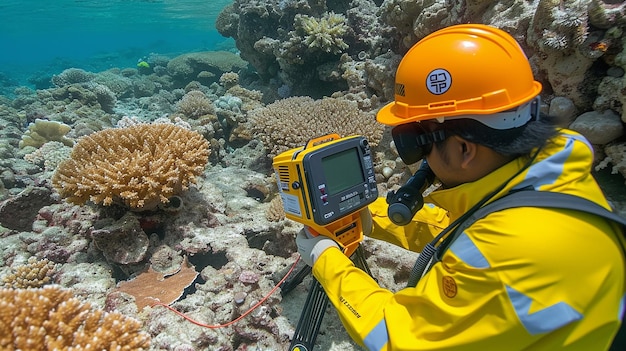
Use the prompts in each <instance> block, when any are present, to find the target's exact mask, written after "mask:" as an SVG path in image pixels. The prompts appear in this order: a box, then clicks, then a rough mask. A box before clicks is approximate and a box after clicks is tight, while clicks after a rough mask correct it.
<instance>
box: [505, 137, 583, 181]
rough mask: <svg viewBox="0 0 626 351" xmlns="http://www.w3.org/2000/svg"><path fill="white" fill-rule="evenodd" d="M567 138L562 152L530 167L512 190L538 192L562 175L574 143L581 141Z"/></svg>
mask: <svg viewBox="0 0 626 351" xmlns="http://www.w3.org/2000/svg"><path fill="white" fill-rule="evenodd" d="M567 137H568V140H567V141H566V142H565V147H564V148H563V149H562V150H560V151H559V152H557V153H555V154H552V155H550V156H549V157H548V158H546V159H544V160H541V161H540V162H537V163H535V164H533V165H531V166H530V167H529V168H528V172H527V173H526V177H525V178H524V180H523V181H521V182H520V183H519V184H517V185H516V186H514V187H513V190H516V189H524V188H526V187H528V186H532V187H533V188H534V189H535V190H539V189H540V188H541V187H542V186H544V185H547V184H554V182H555V181H556V180H557V179H558V178H559V177H560V176H561V174H562V173H563V168H564V165H565V162H566V161H567V159H568V158H569V157H570V155H571V154H572V151H573V150H574V142H575V141H576V140H581V139H580V138H574V136H572V135H567Z"/></svg>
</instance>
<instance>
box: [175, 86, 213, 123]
mask: <svg viewBox="0 0 626 351" xmlns="http://www.w3.org/2000/svg"><path fill="white" fill-rule="evenodd" d="M176 107H177V108H178V112H180V113H182V114H183V115H185V116H187V117H192V118H197V117H200V116H202V115H208V114H212V113H213V112H215V110H214V108H213V103H212V102H211V100H209V98H208V97H207V96H206V95H205V94H204V93H203V92H201V91H199V90H192V91H190V92H188V93H187V94H185V95H184V96H183V97H182V98H181V99H180V101H178V103H177V104H176Z"/></svg>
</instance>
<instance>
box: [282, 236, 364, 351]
mask: <svg viewBox="0 0 626 351" xmlns="http://www.w3.org/2000/svg"><path fill="white" fill-rule="evenodd" d="M351 259H352V260H353V261H354V264H355V265H356V266H357V267H359V268H361V269H362V270H363V271H365V272H366V273H367V274H369V275H370V276H371V275H372V272H371V271H370V269H369V266H368V265H367V262H366V261H365V255H364V253H363V249H362V248H361V246H359V247H357V249H356V251H355V252H354V254H353V255H352V257H351ZM309 273H311V267H309V266H305V267H303V268H302V269H301V270H300V271H299V272H298V274H296V276H295V277H294V278H293V279H292V280H291V281H289V283H287V282H286V283H285V285H287V286H286V287H283V288H282V289H283V290H286V291H290V290H291V289H293V288H294V287H295V286H296V285H298V284H299V283H300V282H301V281H302V280H303V279H304V277H305V276H306V275H307V274H309ZM287 289H288V290H287ZM329 302H330V300H329V299H328V295H326V292H325V291H324V288H322V285H321V284H320V283H319V282H318V281H317V279H315V278H313V280H312V281H311V287H310V289H309V294H308V295H307V298H306V302H305V303H304V309H303V310H302V313H301V314H300V320H299V321H298V325H297V326H296V331H295V333H294V335H293V339H292V340H291V345H290V346H289V350H290V351H312V350H313V346H314V345H315V339H316V338H317V333H318V332H319V330H320V326H321V325H322V320H323V319H324V313H325V312H326V308H327V307H328V304H329Z"/></svg>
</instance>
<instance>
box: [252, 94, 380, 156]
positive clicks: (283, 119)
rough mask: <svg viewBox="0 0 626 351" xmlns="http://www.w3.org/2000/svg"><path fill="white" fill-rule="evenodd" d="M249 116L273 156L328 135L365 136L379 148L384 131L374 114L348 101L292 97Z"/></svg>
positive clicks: (253, 126)
mask: <svg viewBox="0 0 626 351" xmlns="http://www.w3.org/2000/svg"><path fill="white" fill-rule="evenodd" d="M249 115H250V117H249V118H250V121H251V122H252V123H251V124H252V126H251V128H252V130H253V132H254V134H255V135H256V136H257V137H258V138H259V139H260V140H261V141H262V142H263V144H264V146H265V148H266V149H267V150H268V152H269V156H270V157H273V156H276V155H278V154H279V153H281V152H283V151H286V150H288V149H291V148H295V147H301V146H303V145H305V144H306V143H307V141H308V140H310V139H312V138H315V137H319V136H322V135H326V134H329V133H337V134H339V135H341V136H349V135H363V136H365V137H366V138H367V139H368V140H369V142H370V144H371V145H372V146H376V145H378V143H379V142H380V140H381V138H382V134H383V130H384V126H383V125H381V124H379V123H377V122H376V119H375V118H374V115H373V114H370V113H366V112H363V111H361V110H360V109H359V108H358V105H357V103H356V102H354V101H348V100H345V99H336V98H323V99H321V100H313V99H312V98H310V97H308V96H299V97H291V98H288V99H283V100H278V101H276V102H274V103H272V104H269V105H267V106H266V107H264V108H260V109H256V110H253V111H250V114H249Z"/></svg>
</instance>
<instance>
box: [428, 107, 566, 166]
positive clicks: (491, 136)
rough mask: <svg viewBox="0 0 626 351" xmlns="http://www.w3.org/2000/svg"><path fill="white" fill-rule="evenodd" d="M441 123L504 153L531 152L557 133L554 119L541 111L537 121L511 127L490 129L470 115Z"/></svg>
mask: <svg viewBox="0 0 626 351" xmlns="http://www.w3.org/2000/svg"><path fill="white" fill-rule="evenodd" d="M440 126H441V127H442V129H445V130H446V131H447V132H450V133H451V134H455V135H458V136H460V137H461V138H463V139H466V140H468V141H471V142H473V143H476V144H480V145H483V146H486V147H488V148H490V149H492V150H494V151H495V152H497V153H499V154H502V155H505V156H521V155H527V154H530V152H531V151H532V150H533V149H535V148H538V147H541V146H543V145H544V144H545V143H546V141H547V140H549V139H551V138H552V137H554V136H555V135H556V134H557V121H556V119H555V118H553V117H550V116H547V115H544V114H541V115H540V118H539V119H538V120H534V119H533V120H531V121H530V122H528V123H526V124H525V125H523V126H521V127H517V128H512V129H493V128H490V127H487V126H486V125H484V124H482V123H480V122H478V121H477V120H474V119H469V118H460V119H453V120H447V121H444V122H443V124H440Z"/></svg>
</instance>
